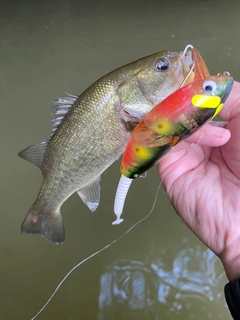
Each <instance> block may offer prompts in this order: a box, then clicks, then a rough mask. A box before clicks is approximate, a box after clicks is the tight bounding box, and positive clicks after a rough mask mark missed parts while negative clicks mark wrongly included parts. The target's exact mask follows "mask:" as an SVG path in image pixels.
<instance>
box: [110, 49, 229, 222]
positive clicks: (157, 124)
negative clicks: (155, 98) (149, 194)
mask: <svg viewBox="0 0 240 320" xmlns="http://www.w3.org/2000/svg"><path fill="white" fill-rule="evenodd" d="M193 53H194V54H195V57H196V59H197V60H196V61H195V62H196V67H197V69H198V72H197V73H196V78H195V80H194V81H193V82H192V83H190V84H188V85H186V86H183V87H181V88H179V89H178V90H177V91H175V92H174V93H172V94H171V95H170V96H168V97H167V98H166V99H164V100H163V101H162V102H161V103H159V104H158V105H157V106H156V107H154V108H153V109H152V110H151V111H150V112H149V113H148V114H147V115H146V116H145V117H144V119H143V121H141V122H140V123H139V124H138V125H137V127H136V128H135V129H134V130H133V132H132V135H131V138H130V140H129V142H128V144H127V147H126V149H125V152H124V154H123V159H122V163H121V173H122V176H121V179H120V182H119V186H118V190H117V194H116V198H115V205H114V212H115V214H116V217H117V218H116V221H114V222H113V224H119V223H121V222H122V221H123V219H121V213H122V209H123V205H124V201H125V197H126V195H127V192H128V188H129V187H130V184H131V182H132V179H134V178H137V177H139V176H140V175H141V174H143V173H144V172H146V171H147V170H148V169H149V168H151V167H152V166H153V165H154V164H156V163H158V162H159V161H160V160H161V159H162V157H163V156H164V155H165V154H166V153H167V152H169V151H170V149H171V148H172V147H173V146H175V145H176V144H177V143H179V142H180V141H182V140H183V139H185V138H187V137H189V136H190V135H191V134H193V133H194V132H195V131H197V130H198V129H199V128H200V127H201V126H202V125H203V124H204V123H205V122H206V121H208V120H210V119H212V118H214V117H215V116H216V115H217V114H218V112H219V111H220V110H221V108H222V107H223V103H224V102H225V100H226V99H227V97H228V95H229V94H230V91H231V88H232V85H233V78H232V77H230V76H229V74H227V73H226V74H224V73H223V74H219V75H217V76H212V77H210V76H209V73H208V70H207V68H205V67H206V65H205V64H204V65H202V66H203V68H201V64H199V65H198V63H199V59H202V58H201V56H200V55H199V53H198V52H197V51H194V50H193ZM197 54H198V56H197ZM204 68H205V69H204ZM205 76H207V78H206V79H201V78H204V77H205Z"/></svg>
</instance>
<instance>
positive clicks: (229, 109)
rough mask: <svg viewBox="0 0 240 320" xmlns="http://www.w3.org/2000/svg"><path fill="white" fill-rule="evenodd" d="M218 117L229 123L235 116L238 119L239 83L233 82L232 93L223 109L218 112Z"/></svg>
mask: <svg viewBox="0 0 240 320" xmlns="http://www.w3.org/2000/svg"><path fill="white" fill-rule="evenodd" d="M219 115H220V116H221V117H222V118H223V119H225V120H227V121H230V120H232V119H233V118H235V117H236V116H239V117H240V83H239V82H237V81H234V84H233V88H232V91H231V93H230V96H229V97H228V99H227V101H226V102H225V104H224V107H223V108H222V110H221V111H220V113H219Z"/></svg>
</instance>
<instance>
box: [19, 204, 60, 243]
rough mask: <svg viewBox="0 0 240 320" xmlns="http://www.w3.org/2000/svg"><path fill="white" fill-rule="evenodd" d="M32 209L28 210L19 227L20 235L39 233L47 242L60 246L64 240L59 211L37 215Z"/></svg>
mask: <svg viewBox="0 0 240 320" xmlns="http://www.w3.org/2000/svg"><path fill="white" fill-rule="evenodd" d="M33 208H34V205H33V207H32V208H31V209H30V210H29V212H28V214H27V216H26V218H25V219H24V221H23V223H22V227H21V232H22V233H40V234H41V235H42V236H43V237H45V238H46V239H47V240H49V241H51V242H53V243H55V244H62V243H63V241H64V238H65V231H64V226H63V223H62V216H61V213H60V211H59V212H56V213H52V214H37V211H36V209H33Z"/></svg>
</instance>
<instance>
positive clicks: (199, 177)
mask: <svg viewBox="0 0 240 320" xmlns="http://www.w3.org/2000/svg"><path fill="white" fill-rule="evenodd" d="M238 92H240V84H239V83H235V84H234V88H233V92H232V93H231V96H230V98H229V100H228V101H227V103H226V105H225V107H224V108H223V110H222V112H221V116H222V117H223V118H224V119H225V120H227V121H229V122H228V124H227V127H226V128H227V129H229V130H230V132H231V138H230V140H229V135H228V133H227V131H226V130H224V129H223V128H218V127H210V125H207V126H208V127H207V126H206V127H204V128H203V129H202V130H200V131H199V132H198V134H195V135H193V136H192V137H191V138H189V139H187V140H186V141H183V142H181V143H180V144H179V145H177V146H176V147H174V148H173V150H172V151H171V152H170V153H169V154H168V155H167V156H166V157H165V158H164V159H163V160H162V161H161V162H160V164H159V173H160V176H161V179H162V181H163V185H164V187H165V189H166V191H167V193H168V196H169V198H170V201H171V202H172V204H173V206H174V207H175V209H176V211H177V212H178V214H179V215H180V216H181V217H182V219H183V220H184V221H185V223H186V224H187V225H188V226H189V227H190V228H191V230H192V231H193V232H194V233H195V234H196V235H197V236H198V237H199V238H200V239H201V240H202V241H203V242H204V243H205V244H206V245H207V246H208V247H209V248H211V249H212V250H213V251H214V252H215V253H216V254H217V255H219V256H221V254H222V253H223V252H224V250H226V249H227V248H229V247H231V246H232V245H233V244H234V243H235V242H236V241H239V242H240V240H239V239H240V212H239V211H240V210H239V208H240V197H239V195H240V165H239V164H240V139H239V137H240V99H239V103H238V105H237V103H236V102H237V95H238ZM237 109H239V110H237ZM209 130H211V132H212V131H215V133H217V134H219V135H221V134H223V133H227V135H225V137H223V138H222V139H219V138H217V137H214V136H213V135H209V133H208V132H210V131H209ZM194 136H195V137H194ZM193 142H195V143H193ZM226 142H227V143H226ZM224 143H225V144H224Z"/></svg>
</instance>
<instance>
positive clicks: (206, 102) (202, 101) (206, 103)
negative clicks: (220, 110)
mask: <svg viewBox="0 0 240 320" xmlns="http://www.w3.org/2000/svg"><path fill="white" fill-rule="evenodd" d="M220 103H221V99H220V98H219V97H217V96H207V95H201V94H196V95H195V96H193V97H192V105H193V106H194V107H197V108H209V109H212V108H217V107H218V106H219V104H220Z"/></svg>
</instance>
